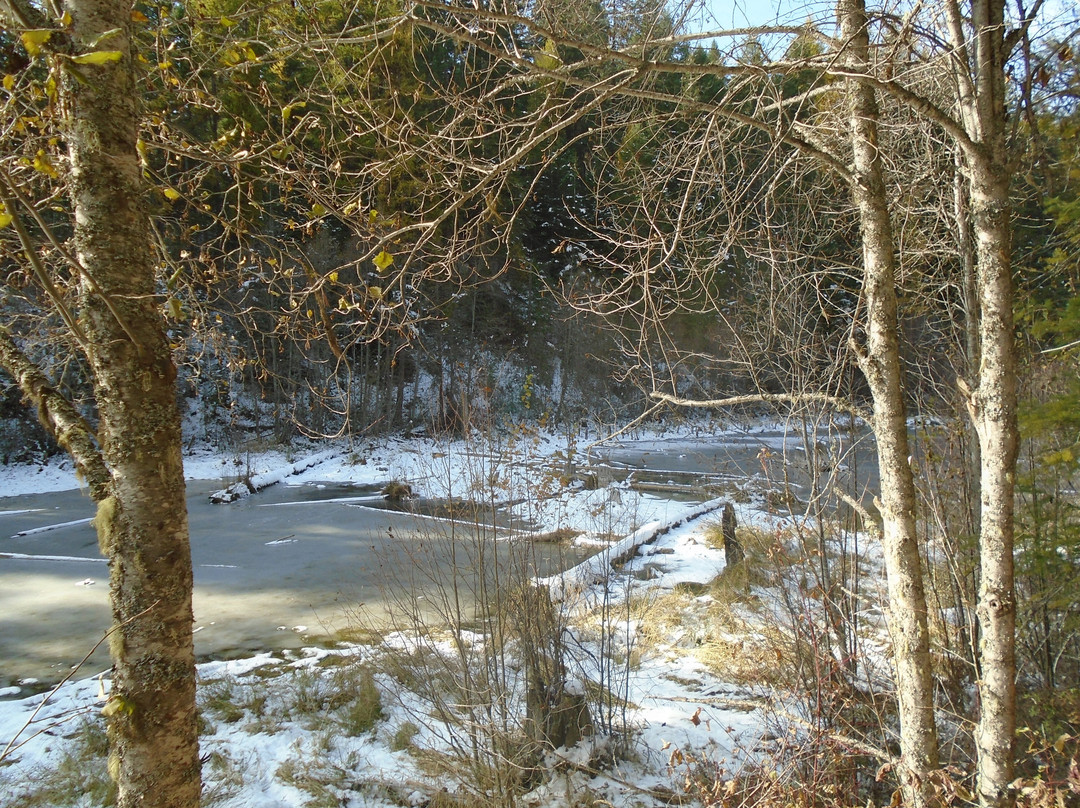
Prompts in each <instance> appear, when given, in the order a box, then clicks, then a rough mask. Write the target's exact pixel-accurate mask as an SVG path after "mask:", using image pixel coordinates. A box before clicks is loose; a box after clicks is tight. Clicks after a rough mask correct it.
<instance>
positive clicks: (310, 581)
mask: <svg viewBox="0 0 1080 808" xmlns="http://www.w3.org/2000/svg"><path fill="white" fill-rule="evenodd" d="M811 464H812V465H813V467H814V468H816V469H817V470H818V472H819V474H818V475H817V483H818V484H821V483H823V481H826V480H831V481H832V482H834V483H836V484H840V485H843V486H845V489H846V490H848V491H849V492H850V493H851V494H853V495H856V496H860V495H862V494H863V493H864V492H865V491H867V490H870V491H873V490H874V489H876V487H877V485H876V476H877V475H876V466H875V464H874V462H873V451H872V444H871V442H870V440H869V439H868V438H867V436H866V433H865V431H860V430H849V431H843V430H832V431H830V432H829V433H828V434H822V433H821V432H819V433H817V438H816V439H815V440H814V441H811V442H810V446H809V451H808V450H807V447H806V445H805V442H804V440H803V439H802V437H801V436H800V435H799V434H798V433H796V432H793V431H787V432H785V431H780V430H771V431H759V432H755V433H748V434H745V435H730V434H729V435H724V436H703V437H701V438H687V437H682V438H678V439H655V440H647V441H622V442H614V443H612V444H609V445H605V446H601V447H596V448H593V449H592V451H591V453H590V465H589V466H588V467H583V466H580V465H579V466H578V471H579V472H583V473H585V474H587V475H592V476H593V478H594V481H595V482H596V484H597V486H598V487H601V488H603V487H604V486H606V485H608V484H609V483H610V482H612V481H626V482H628V483H630V484H634V485H642V486H646V489H645V490H649V491H651V492H652V493H653V494H656V495H657V496H659V497H660V498H661V499H665V500H670V499H704V498H708V497H714V496H726V495H729V494H730V493H732V492H735V491H736V490H740V489H743V490H744V489H746V488H750V489H752V490H753V491H756V492H758V493H760V492H761V491H762V490H765V489H768V488H770V487H774V488H775V487H777V486H778V485H787V486H791V490H792V491H794V492H795V493H796V495H797V496H799V497H800V498H801V497H803V496H804V494H808V493H812V492H810V491H809V486H810V480H811V475H809V474H808V469H809V468H810V466H811ZM822 472H823V473H822ZM530 473H531V472H530ZM536 473H538V474H540V473H543V472H542V470H536ZM307 479H310V477H308V478H307ZM530 479H531V478H530ZM221 487H222V483H221V482H220V481H196V482H189V483H188V509H189V518H190V522H191V536H192V557H193V563H194V570H195V631H196V634H195V646H196V653H197V654H198V655H199V656H200V657H203V658H206V657H216V658H222V657H229V656H235V655H244V654H249V653H250V652H252V651H257V650H271V649H283V648H297V647H301V646H303V645H309V644H311V643H312V642H317V641H319V640H320V638H323V639H325V638H328V637H333V636H335V635H336V634H338V632H341V631H342V630H347V629H350V628H357V627H358V620H357V612H358V609H359V607H360V606H361V605H363V606H365V607H366V608H367V610H368V611H369V612H370V613H371V614H372V615H376V614H379V613H383V612H384V611H385V609H386V608H387V598H388V597H390V598H391V599H392V598H394V597H398V598H401V597H404V598H409V599H411V601H410V602H409V603H405V604H402V603H400V602H398V603H395V604H393V605H395V606H397V607H400V606H406V607H408V608H412V607H413V606H416V605H421V606H422V605H423V604H422V603H419V604H418V602H419V601H423V600H424V598H425V597H426V595H425V588H428V589H429V590H430V588H431V587H432V586H433V584H435V583H437V582H445V581H446V580H447V575H446V571H447V570H448V569H450V568H451V562H450V561H449V559H448V554H449V552H450V550H449V547H450V546H451V543H450V542H449V541H448V540H447V539H446V535H447V533H448V532H452V533H453V534H454V536H455V539H456V541H455V542H453V543H452V547H453V551H454V552H455V553H457V556H458V557H457V559H456V566H457V568H458V569H473V568H477V567H480V566H482V564H481V563H479V562H478V561H476V559H475V558H474V556H473V553H472V550H475V549H476V548H477V547H478V544H477V542H476V541H475V537H476V535H477V534H476V530H475V528H474V527H470V524H469V520H468V519H466V520H464V521H460V522H458V523H455V524H451V523H449V522H447V521H446V520H438V519H432V518H428V517H424V516H422V515H413V514H409V513H399V512H395V511H391V510H386V509H385V507H381V506H382V505H383V503H382V502H381V499H380V497H379V496H378V488H379V486H367V487H357V486H352V485H347V484H342V483H326V484H314V483H312V484H306V485H275V486H273V487H271V488H268V489H265V490H264V491H262V492H261V493H259V494H257V495H255V496H253V497H250V498H248V499H244V500H240V501H238V502H235V503H231V504H228V505H212V504H210V503H209V502H208V500H207V494H208V493H209V492H210V491H213V490H216V489H219V488H221ZM615 499H617V497H615ZM654 501H655V500H654ZM426 510H428V511H429V512H431V511H439V510H440V509H438V508H436V507H434V505H432V507H430V508H427V509H426ZM93 513H94V505H93V503H92V502H91V500H90V498H89V496H88V495H87V494H84V493H81V492H79V491H62V492H58V493H49V494H36V495H26V496H19V497H7V498H3V497H0V687H3V686H5V685H8V684H10V683H12V682H15V681H18V680H20V679H24V678H28V677H34V678H38V679H41V680H43V681H55V680H57V679H59V678H60V677H62V676H63V675H65V674H66V673H67V671H68V670H70V668H71V666H72V665H74V664H76V663H78V662H79V661H80V660H81V659H82V658H83V656H84V655H85V654H86V653H87V652H88V651H89V650H90V648H91V647H92V646H93V645H94V643H95V642H96V641H97V640H98V639H100V637H101V636H102V634H103V633H104V632H105V631H106V630H107V629H108V627H109V624H110V614H109V607H108V568H107V566H106V564H105V562H104V560H103V559H102V558H101V556H100V554H99V552H98V548H97V537H96V534H95V531H94V529H93V527H92V526H91V525H90V523H89V520H90V518H91V517H92V516H93ZM481 521H482V522H483V523H485V524H490V522H491V519H490V517H484V518H483V519H482V520H481ZM68 523H70V524H68ZM58 525H59V526H58ZM46 526H58V527H55V528H54V529H51V530H48V531H44V532H30V533H28V534H25V535H16V534H19V533H23V532H25V531H35V530H38V529H40V528H42V527H46ZM514 527H519V528H521V527H525V526H524V525H514ZM504 535H505V534H504ZM488 538H490V536H489V537H488ZM482 544H483V545H484V546H485V547H486V546H487V545H489V544H491V542H490V541H485V542H483V543H482ZM511 545H513V546H515V547H516V548H517V549H516V550H515V551H514V552H515V553H517V554H518V556H519V557H518V558H515V563H524V565H525V566H527V567H528V568H529V570H530V571H531V572H535V573H537V574H542V575H543V574H550V573H553V572H556V571H558V570H560V569H565V568H567V567H569V566H572V565H573V564H575V563H577V562H578V561H580V560H582V559H583V558H584V557H585V555H586V553H584V552H582V551H576V550H570V549H568V548H566V547H562V546H559V545H553V544H546V543H539V542H513V543H510V542H498V543H496V546H497V547H499V548H500V549H499V553H500V554H501V555H502V556H503V557H505V555H506V554H507V553H508V552H510V550H508V549H507V548H508V547H510V546H511ZM522 545H524V546H525V549H524V550H522V549H521V547H522ZM485 553H486V557H487V558H488V561H486V562H484V563H490V558H491V557H492V553H491V552H490V550H489V549H487V550H485ZM391 593H392V594H391ZM108 665H109V661H108V658H107V651H106V649H105V648H104V647H102V648H101V649H99V651H98V652H97V653H96V654H95V656H94V657H93V658H92V659H91V660H90V662H89V663H88V664H87V666H86V667H85V668H84V670H83V673H85V674H92V673H96V672H98V671H101V670H104V669H106V668H107V667H108Z"/></svg>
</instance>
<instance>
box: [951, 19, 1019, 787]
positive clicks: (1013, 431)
mask: <svg viewBox="0 0 1080 808" xmlns="http://www.w3.org/2000/svg"><path fill="white" fill-rule="evenodd" d="M946 12H947V14H948V19H949V23H950V24H949V28H950V38H951V40H952V42H951V44H952V45H953V53H954V54H955V57H954V73H955V75H956V76H957V79H958V81H957V87H958V89H959V93H958V98H959V111H960V118H961V122H962V124H963V130H964V133H965V134H966V135H967V137H966V139H962V140H961V141H960V143H961V147H962V149H963V154H964V158H965V160H964V162H965V166H964V168H965V171H966V174H967V181H968V189H969V194H968V195H969V198H970V203H971V217H972V220H973V228H972V229H973V234H974V238H975V257H976V272H975V280H976V291H977V295H978V307H979V326H978V328H979V333H978V337H979V339H978V343H979V363H978V368H977V370H976V375H975V378H974V382H975V388H974V390H972V391H970V393H969V406H970V410H971V416H972V420H973V421H974V424H975V431H976V433H977V434H978V438H979V448H980V474H979V479H980V486H981V499H980V504H981V513H980V519H979V523H980V524H979V564H980V578H979V599H978V607H977V612H978V618H979V672H980V676H979V682H978V687H979V718H978V727H977V730H976V739H975V740H976V747H977V751H978V784H977V787H978V793H979V804H980V805H982V806H984V808H1005V807H1006V806H1009V805H1011V804H1012V803H1013V802H1014V801H1015V794H1013V793H1012V792H1011V789H1010V784H1011V783H1012V781H1013V776H1014V759H1015V733H1016V595H1015V588H1014V569H1013V567H1014V563H1013V545H1014V539H1015V521H1014V520H1015V484H1016V476H1015V475H1016V459H1017V453H1018V450H1019V443H1020V439H1019V429H1018V426H1017V379H1016V348H1015V344H1014V331H1013V286H1012V208H1011V202H1010V199H1009V178H1010V176H1011V170H1010V167H1009V151H1008V142H1007V131H1006V125H1007V119H1006V97H1005V92H1006V91H1005V62H1006V60H1007V58H1008V53H1009V50H1010V46H1009V44H1008V43H1009V40H1010V36H1011V34H1010V33H1009V32H1008V31H1007V29H1006V25H1005V4H1004V0H974V1H973V2H972V5H971V15H970V33H966V29H965V25H964V16H963V14H962V13H961V12H962V9H961V8H960V7H959V5H958V4H957V3H956V2H955V0H949V2H948V3H947V4H946Z"/></svg>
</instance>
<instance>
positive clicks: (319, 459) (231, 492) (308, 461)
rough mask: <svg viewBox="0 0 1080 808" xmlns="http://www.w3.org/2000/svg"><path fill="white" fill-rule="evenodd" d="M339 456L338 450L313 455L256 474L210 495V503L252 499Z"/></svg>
mask: <svg viewBox="0 0 1080 808" xmlns="http://www.w3.org/2000/svg"><path fill="white" fill-rule="evenodd" d="M339 454H340V452H338V451H336V450H330V451H326V452H320V453H319V454H316V455H311V456H310V457H306V458H304V459H303V460H298V461H297V462H295V463H291V464H289V465H288V466H283V467H282V468H279V469H275V470H274V471H268V472H266V473H264V474H254V475H252V476H250V477H248V478H246V479H243V480H238V481H237V482H235V483H233V484H232V485H230V486H229V487H228V488H223V489H221V490H220V491H215V492H214V493H212V494H210V501H211V502H213V503H214V504H216V505H220V504H224V503H227V502H236V500H238V499H244V498H245V497H250V496H251V495H252V494H254V493H255V492H257V491H262V490H263V489H264V488H269V487H270V486H272V485H275V484H277V483H280V482H281V481H282V480H284V479H286V478H288V477H292V476H293V475H294V474H300V473H301V472H303V471H307V470H308V469H309V468H311V467H312V466H317V465H319V464H320V463H325V462H326V461H327V460H329V459H330V458H332V457H337V455H339Z"/></svg>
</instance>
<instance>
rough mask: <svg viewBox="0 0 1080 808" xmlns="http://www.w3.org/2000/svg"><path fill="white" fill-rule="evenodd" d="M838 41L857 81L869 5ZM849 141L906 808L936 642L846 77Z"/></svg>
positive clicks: (888, 299)
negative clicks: (860, 249) (930, 626)
mask: <svg viewBox="0 0 1080 808" xmlns="http://www.w3.org/2000/svg"><path fill="white" fill-rule="evenodd" d="M838 11H839V14H840V23H841V34H842V38H843V41H844V43H845V45H846V48H847V50H848V54H849V56H848V59H849V61H850V67H851V68H852V69H853V72H855V73H864V72H866V71H867V70H868V69H869V35H868V31H867V19H866V8H865V4H864V2H863V0H841V2H840V3H839V5H838ZM848 94H849V100H850V112H851V119H850V126H851V129H850V136H851V144H852V151H853V158H854V174H855V177H854V182H853V183H852V196H853V198H854V201H855V203H856V206H857V207H858V211H859V222H860V232H861V235H862V247H863V299H864V301H865V305H866V342H865V345H861V346H856V350H857V355H858V358H859V365H860V368H861V369H862V371H863V374H864V375H865V376H866V380H867V384H868V386H869V388H870V392H871V397H872V399H873V407H874V411H873V416H872V419H871V422H872V424H873V430H874V436H875V438H876V441H877V452H878V466H879V469H880V477H881V496H880V500H879V503H878V507H879V510H880V512H881V519H882V549H883V552H884V557H885V568H886V575H887V578H888V590H889V629H890V633H891V635H892V643H893V664H894V667H895V672H896V673H895V676H896V690H897V698H898V701H899V716H900V745H901V753H902V757H901V783H902V787H903V791H904V797H905V800H906V802H907V803H908V804H910V805H916V806H922V805H928V804H931V803H932V801H933V795H934V789H933V786H932V783H931V775H932V773H933V772H934V771H936V770H937V768H938V739H937V729H936V724H935V721H934V690H933V681H932V678H931V659H930V635H929V630H928V627H927V608H926V593H925V590H924V586H923V575H922V561H921V558H920V555H919V546H918V534H917V531H916V523H915V503H916V496H915V484H914V479H913V477H912V471H911V466H910V464H909V462H908V457H909V455H910V450H909V448H908V434H907V419H906V410H905V403H904V389H903V378H902V368H901V365H900V340H899V326H898V319H897V299H896V256H895V248H894V240H893V232H892V223H891V221H890V217H889V203H888V198H887V195H886V190H885V182H884V179H883V171H882V165H881V157H880V154H879V153H878V118H879V113H878V104H877V98H876V94H875V91H874V88H873V87H872V86H871V85H870V84H869V83H868V82H864V81H860V80H859V79H857V78H855V79H849V81H848Z"/></svg>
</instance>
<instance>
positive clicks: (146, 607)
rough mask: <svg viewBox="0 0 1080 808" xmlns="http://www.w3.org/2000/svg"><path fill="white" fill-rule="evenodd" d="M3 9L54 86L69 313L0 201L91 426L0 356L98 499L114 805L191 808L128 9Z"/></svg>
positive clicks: (162, 389) (162, 363)
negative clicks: (65, 205) (67, 237)
mask: <svg viewBox="0 0 1080 808" xmlns="http://www.w3.org/2000/svg"><path fill="white" fill-rule="evenodd" d="M0 8H2V11H3V16H4V24H5V26H6V27H7V28H8V30H9V31H12V32H15V33H17V34H18V35H19V36H20V38H21V40H22V43H23V44H24V46H25V48H26V50H27V51H28V52H29V55H30V56H31V57H32V58H33V59H34V60H35V62H36V64H37V66H38V67H44V68H45V70H44V71H42V72H43V73H44V74H45V76H46V78H45V81H46V82H48V88H49V89H48V90H47V92H53V88H55V92H56V94H57V95H56V98H57V100H58V102H59V103H58V104H57V105H56V109H57V110H58V112H57V115H58V120H56V121H55V122H54V123H49V124H48V125H49V126H50V127H51V128H52V131H53V133H54V135H53V136H54V137H56V138H57V139H59V140H60V141H62V143H63V144H65V145H66V161H65V162H64V163H62V164H61V163H60V162H59V158H60V156H61V155H59V154H58V155H57V156H56V158H50V156H49V155H48V154H47V153H46V152H44V151H43V152H42V153H41V155H39V160H40V162H41V165H40V166H39V169H41V170H43V171H45V172H46V173H48V174H49V175H50V176H55V177H56V178H57V179H61V180H63V182H64V185H65V187H66V191H67V194H68V196H69V198H70V205H71V211H72V217H73V222H72V223H71V225H70V228H71V230H70V232H71V246H70V249H69V248H68V247H65V246H64V245H62V244H60V243H59V242H56V244H55V245H54V247H55V248H56V249H57V250H59V251H60V252H62V253H64V254H65V255H66V258H67V263H68V269H69V270H70V272H71V277H72V283H73V284H74V285H75V286H76V287H77V294H76V299H75V301H74V302H75V305H74V307H71V306H69V304H70V303H71V301H70V300H69V299H68V297H67V296H66V295H65V294H64V293H63V292H62V290H60V289H59V288H58V287H59V284H58V283H57V282H56V279H55V278H53V277H50V273H51V272H52V270H51V269H49V268H47V267H45V266H43V265H42V263H41V261H40V258H39V257H38V247H37V245H36V244H35V243H34V242H33V241H32V235H31V231H30V228H29V227H28V226H26V225H25V224H23V220H29V221H33V222H36V223H39V224H43V223H44V222H43V220H42V218H41V211H39V210H38V209H37V207H36V206H35V203H34V201H33V199H32V198H31V197H29V196H28V195H26V194H25V193H23V191H22V188H21V187H20V183H19V181H18V179H17V178H16V177H15V176H13V175H12V174H11V173H10V172H8V171H5V172H4V176H3V177H2V178H0V183H2V186H3V193H4V196H5V207H6V209H7V213H8V214H9V215H10V216H12V217H13V220H14V221H13V224H14V226H16V227H17V229H18V232H19V236H20V239H21V240H22V241H23V244H22V247H23V250H24V260H25V261H26V262H27V263H28V264H29V265H30V266H31V268H32V272H33V274H36V275H37V276H38V279H39V280H40V281H41V283H42V284H43V286H44V288H45V289H46V290H47V291H48V293H49V295H50V296H52V303H53V305H54V306H56V307H58V308H59V309H61V310H62V312H63V315H64V317H65V319H66V321H67V324H68V327H69V329H70V333H69V335H68V338H69V339H71V340H73V341H74V342H76V343H77V345H78V347H79V349H80V350H81V352H82V354H83V355H84V357H85V360H86V363H87V365H88V367H89V374H90V378H91V380H92V383H93V391H94V401H95V404H96V409H97V423H96V427H95V428H92V427H91V426H90V425H89V424H88V423H87V422H86V421H84V420H83V419H82V418H81V417H79V415H78V414H77V413H76V412H75V411H74V410H73V409H72V408H71V407H70V405H69V404H67V403H66V402H65V401H64V400H63V399H62V398H61V397H60V394H59V393H58V392H57V390H56V389H55V388H53V387H51V386H50V385H49V384H48V382H47V380H46V379H45V377H44V375H43V374H42V373H41V372H40V371H39V370H38V369H37V368H35V366H34V365H33V363H31V362H30V361H29V360H28V359H27V356H26V354H25V353H24V352H22V351H21V350H20V348H19V344H18V338H17V336H16V335H12V334H7V333H5V334H4V336H3V339H2V340H0V361H2V362H3V365H4V367H5V368H6V369H7V370H8V371H9V372H11V373H12V375H13V376H14V377H15V378H16V379H17V380H18V382H19V384H20V387H21V388H22V390H23V392H24V394H25V395H26V396H27V397H28V398H29V399H30V400H31V401H32V402H33V403H34V404H35V405H36V406H37V408H38V411H39V412H40V413H41V415H42V418H43V420H44V422H45V424H46V426H48V427H49V428H51V429H52V430H53V431H54V432H55V434H56V435H57V436H58V438H59V439H60V441H61V443H63V444H64V445H65V446H66V447H67V448H68V450H69V451H70V452H71V453H72V455H73V457H74V459H75V462H76V464H77V465H78V467H79V469H80V471H81V472H82V473H83V475H84V476H85V478H86V479H87V480H88V481H89V482H90V488H91V493H92V495H93V497H94V499H95V500H96V501H97V517H96V519H95V524H96V526H97V531H98V537H99V542H100V545H101V551H102V553H104V554H105V555H106V556H107V558H108V560H109V570H110V576H109V577H110V597H111V602H112V611H113V627H112V629H111V635H110V642H109V646H110V649H111V652H112V657H113V665H114V667H113V677H112V690H111V693H110V696H109V700H108V703H107V704H106V706H105V713H106V714H107V716H108V734H109V740H110V753H109V772H110V774H111V775H112V777H113V778H114V779H115V780H116V782H117V784H118V787H119V797H118V805H120V806H122V808H129V807H131V808H133V807H134V806H142V807H143V808H146V807H147V806H160V808H195V806H197V805H198V804H199V798H200V791H201V780H200V761H199V754H198V733H197V724H196V712H195V667H194V651H193V643H192V608H191V594H192V569H191V553H190V548H189V539H188V522H187V510H186V503H185V498H184V474H183V463H182V459H181V451H180V450H181V437H180V419H179V415H178V412H177V407H176V391H175V384H174V382H175V378H176V371H175V368H174V366H173V361H172V355H171V349H170V346H169V342H168V340H167V339H166V336H165V330H164V324H163V317H162V314H161V303H162V301H161V300H160V298H159V297H158V295H157V290H156V288H155V273H154V270H155V262H154V258H153V253H152V251H151V241H150V228H149V218H148V214H147V211H146V209H145V207H144V199H145V193H144V191H145V188H144V182H143V176H142V169H141V166H140V160H139V155H138V151H137V131H138V122H139V110H138V101H137V99H138V95H139V94H138V92H137V91H136V84H135V53H134V52H133V49H132V46H131V40H132V37H131V29H132V25H133V20H132V8H131V4H130V3H129V2H126V0H65V1H64V2H57V3H49V4H46V5H45V6H44V9H43V8H42V7H41V6H39V5H37V4H32V3H29V2H22V0H4V2H3V4H2V6H0ZM28 69H29V68H28ZM28 82H29V79H28ZM20 86H21V87H22V88H23V89H24V90H25V88H26V85H25V84H23V85H20ZM27 91H28V90H27ZM51 159H57V161H58V162H57V164H56V165H53V164H52V162H51ZM46 161H49V162H48V163H46ZM46 166H47V167H46ZM46 230H48V227H46Z"/></svg>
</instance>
